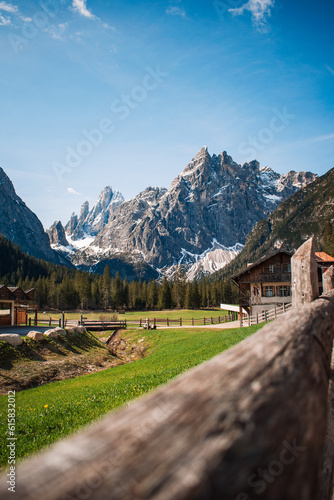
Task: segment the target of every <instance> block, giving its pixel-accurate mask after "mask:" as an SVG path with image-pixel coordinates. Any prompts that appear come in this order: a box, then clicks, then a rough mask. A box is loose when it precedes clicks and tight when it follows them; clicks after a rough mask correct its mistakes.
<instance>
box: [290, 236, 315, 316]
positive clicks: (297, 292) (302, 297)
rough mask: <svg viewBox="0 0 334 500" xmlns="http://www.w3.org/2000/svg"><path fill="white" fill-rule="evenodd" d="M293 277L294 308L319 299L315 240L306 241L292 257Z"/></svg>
mask: <svg viewBox="0 0 334 500" xmlns="http://www.w3.org/2000/svg"><path fill="white" fill-rule="evenodd" d="M291 276H292V306H293V307H299V306H300V305H303V304H308V303H310V302H312V301H313V300H315V299H316V298H318V297H319V285H318V269H317V261H316V257H315V253H314V245H313V238H310V239H309V240H307V241H305V243H303V245H301V246H300V247H299V248H298V250H297V251H296V252H295V254H294V255H293V256H292V257H291Z"/></svg>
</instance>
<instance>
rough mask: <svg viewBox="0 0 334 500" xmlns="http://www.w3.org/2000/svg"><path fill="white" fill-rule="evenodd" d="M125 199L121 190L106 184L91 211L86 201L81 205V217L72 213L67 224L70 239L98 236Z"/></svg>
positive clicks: (67, 233) (66, 231)
mask: <svg viewBox="0 0 334 500" xmlns="http://www.w3.org/2000/svg"><path fill="white" fill-rule="evenodd" d="M123 201H124V197H123V195H122V194H121V193H120V192H119V191H117V190H116V191H113V190H112V188H111V187H110V186H106V187H105V188H104V189H103V191H102V192H101V194H100V196H99V198H98V200H97V201H96V203H95V204H94V206H93V208H92V210H91V211H90V210H89V203H88V201H86V202H85V203H84V204H83V205H82V207H81V211H80V215H79V217H78V216H77V215H76V214H75V213H73V214H72V216H71V219H70V220H69V222H68V223H67V224H66V226H65V233H66V235H67V237H68V239H69V240H70V241H71V240H72V241H76V240H80V239H83V238H85V237H87V236H96V235H97V234H98V233H99V231H101V229H103V228H104V226H105V225H106V224H108V222H109V219H110V217H111V215H112V213H113V212H114V211H115V210H116V208H117V207H118V206H119V205H120V204H121V203H123Z"/></svg>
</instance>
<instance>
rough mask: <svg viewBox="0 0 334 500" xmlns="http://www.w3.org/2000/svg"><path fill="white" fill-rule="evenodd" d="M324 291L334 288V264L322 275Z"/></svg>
mask: <svg viewBox="0 0 334 500" xmlns="http://www.w3.org/2000/svg"><path fill="white" fill-rule="evenodd" d="M322 280H323V288H324V293H327V292H329V291H330V290H334V266H331V267H330V268H329V269H327V271H325V272H324V274H323V275H322Z"/></svg>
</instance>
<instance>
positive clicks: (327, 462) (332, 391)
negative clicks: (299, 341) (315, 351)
mask: <svg viewBox="0 0 334 500" xmlns="http://www.w3.org/2000/svg"><path fill="white" fill-rule="evenodd" d="M327 409H328V415H327V434H326V441H325V446H324V459H323V465H322V477H321V481H320V491H319V494H318V498H317V500H332V494H333V493H334V349H333V352H332V366H331V378H330V382H329V391H328V405H327ZM333 498H334V497H333Z"/></svg>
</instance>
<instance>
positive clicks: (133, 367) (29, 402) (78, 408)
mask: <svg viewBox="0 0 334 500" xmlns="http://www.w3.org/2000/svg"><path fill="white" fill-rule="evenodd" d="M261 326H262V325H257V326H253V327H250V328H240V329H233V330H232V329H228V330H204V329H202V330H201V329H200V328H198V329H197V328H196V329H191V330H187V329H175V330H174V329H170V330H163V329H159V330H152V331H145V332H143V330H129V331H126V333H125V337H126V338H127V340H128V341H129V342H130V343H131V342H133V344H134V345H138V344H140V342H141V343H142V344H145V345H146V346H147V357H146V358H144V359H142V360H140V361H136V362H133V363H130V364H126V365H123V366H118V367H114V368H111V369H107V370H103V371H100V372H97V373H94V374H90V375H85V376H80V377H77V378H75V379H68V380H64V381H61V382H54V383H51V384H47V385H45V386H41V387H38V388H35V389H29V390H26V391H22V392H19V393H17V394H16V430H15V434H16V437H17V448H16V451H17V458H18V459H22V458H23V457H26V456H28V455H31V454H33V453H36V452H37V451H39V450H41V449H43V448H45V447H46V446H48V445H50V444H51V443H53V442H54V441H56V440H58V439H60V438H63V437H65V436H68V435H69V434H71V433H73V432H75V431H77V430H78V429H80V428H81V427H82V426H84V425H86V424H89V423H90V422H92V421H94V420H96V419H98V418H99V417H101V416H102V415H104V414H105V413H107V412H109V411H111V410H114V409H116V408H119V407H120V406H122V405H124V404H125V403H127V402H128V401H130V400H132V399H134V398H137V397H138V396H141V395H143V394H145V393H147V392H149V391H151V390H153V389H155V388H156V387H158V386H159V385H161V384H164V383H165V382H167V381H168V380H170V379H172V378H173V377H175V376H176V375H178V374H180V373H182V372H184V371H186V370H188V369H189V368H191V367H193V366H195V365H198V364H200V363H202V362H203V361H205V360H207V359H209V358H211V357H212V356H214V355H216V354H218V353H219V352H221V351H223V350H225V349H228V348H229V347H231V346H233V345H235V344H237V343H238V342H240V341H241V340H243V339H244V338H246V337H247V336H249V335H251V334H253V333H254V332H255V331H257V330H258V329H259V328H260V327H261ZM142 339H143V340H142ZM9 374H10V373H9ZM0 429H1V435H2V436H3V437H5V436H6V433H7V396H2V397H1V398H0ZM2 443H5V439H3V440H2ZM0 461H1V462H0V463H1V466H2V467H4V466H6V465H7V448H6V446H5V445H3V446H2V448H1V457H0Z"/></svg>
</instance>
